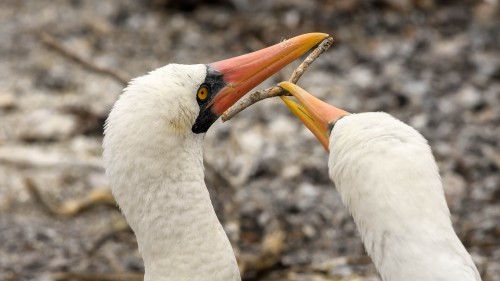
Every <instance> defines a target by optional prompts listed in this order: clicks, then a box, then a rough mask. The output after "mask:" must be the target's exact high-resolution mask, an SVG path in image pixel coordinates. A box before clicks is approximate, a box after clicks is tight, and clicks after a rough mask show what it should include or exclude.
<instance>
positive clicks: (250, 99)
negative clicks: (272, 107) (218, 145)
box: [221, 37, 333, 122]
mask: <svg viewBox="0 0 500 281" xmlns="http://www.w3.org/2000/svg"><path fill="white" fill-rule="evenodd" d="M332 43H333V38H332V37H328V38H326V39H325V40H323V41H322V42H321V44H319V45H318V47H316V49H314V51H313V52H312V53H310V54H309V56H307V58H306V59H305V60H304V61H303V62H302V63H301V64H300V65H299V66H298V67H297V68H296V69H295V71H294V72H293V73H292V76H291V77H290V79H288V81H289V82H292V83H294V84H295V83H297V81H299V79H300V77H302V74H304V72H305V71H306V70H307V68H309V66H310V65H311V64H312V63H313V62H314V61H315V60H316V59H317V58H318V57H319V56H320V55H321V54H322V53H323V52H325V51H326V50H328V48H330V46H331V45H332ZM289 95H290V94H289V93H288V92H287V91H285V90H284V89H283V88H281V87H279V86H274V87H272V88H269V89H265V90H261V91H256V92H253V93H251V94H250V95H248V96H247V97H245V98H243V99H241V100H239V101H238V102H237V103H236V104H234V105H233V106H231V107H230V108H229V109H228V110H226V111H225V112H224V113H223V114H222V117H221V118H222V122H226V121H228V120H230V119H231V118H233V117H234V116H235V115H236V114H238V113H239V112H241V111H242V110H244V109H245V108H247V107H249V106H251V105H252V104H254V103H256V102H258V101H261V100H263V99H267V98H272V97H277V96H289Z"/></svg>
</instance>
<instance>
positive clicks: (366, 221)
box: [328, 112, 481, 281]
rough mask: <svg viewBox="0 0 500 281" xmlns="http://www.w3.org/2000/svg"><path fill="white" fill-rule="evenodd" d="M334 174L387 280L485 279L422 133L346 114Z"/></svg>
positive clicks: (337, 136) (336, 136) (333, 140)
mask: <svg viewBox="0 0 500 281" xmlns="http://www.w3.org/2000/svg"><path fill="white" fill-rule="evenodd" d="M328 168H329V174H330V178H331V179H332V180H333V181H334V182H335V186H336V187H337V190H338V191H339V192H340V195H341V197H342V201H343V202H344V204H345V205H346V207H347V208H348V209H349V211H350V212H351V214H352V216H353V218H354V221H355V223H356V225H357V227H358V229H359V232H360V233H361V238H362V240H363V243H364V245H365V248H366V251H367V252H368V254H369V255H370V256H371V257H372V259H373V262H374V263H375V266H376V268H377V270H378V271H379V273H380V275H381V276H382V279H383V280H384V281H397V280H409V281H424V280H426V281H429V280H436V281H466V280H467V281H471V280H475V281H478V280H481V278H480V276H479V273H478V271H477V269H476V266H475V265H474V263H473V261H472V259H471V257H470V255H469V254H468V253H467V251H466V249H465V247H464V246H463V245H462V243H461V242H460V240H459V239H458V237H457V235H456V234H455V231H454V230H453V226H452V224H451V220H450V211H449V209H448V206H447V205H446V200H445V197H444V193H443V188H442V184H441V179H440V176H439V172H438V168H437V166H436V163H435V161H434V157H433V156H432V153H431V149H430V147H429V145H428V144H427V141H426V140H425V139H424V138H423V137H422V135H421V134H420V133H418V132H417V131H416V130H415V129H413V128H412V127H410V126H408V125H406V124H404V123H403V122H401V121H399V120H397V119H395V118H393V117H392V116H390V115H389V114H386V113H382V112H375V113H360V114H351V115H348V116H345V117H343V118H341V119H340V120H338V121H337V122H336V123H335V126H334V128H333V130H332V132H331V136H330V157H329V161H328Z"/></svg>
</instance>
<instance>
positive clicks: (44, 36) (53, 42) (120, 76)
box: [39, 32, 130, 85]
mask: <svg viewBox="0 0 500 281" xmlns="http://www.w3.org/2000/svg"><path fill="white" fill-rule="evenodd" d="M39 38H40V41H41V42H42V43H43V44H45V45H46V46H48V47H49V48H51V49H53V50H54V51H56V52H58V53H59V54H61V55H63V56H64V57H66V58H68V59H70V60H72V61H74V62H76V63H78V64H80V65H81V66H83V67H85V68H86V69H88V70H90V71H93V72H96V73H99V74H104V75H106V76H109V77H111V78H113V79H114V80H116V81H117V82H119V83H121V84H123V85H127V83H128V81H129V80H130V77H128V75H126V74H125V73H122V72H120V71H117V70H113V69H110V68H107V67H104V66H99V65H97V64H94V63H92V62H90V61H87V60H86V59H85V58H82V57H81V56H80V55H78V54H76V53H74V52H73V51H71V50H69V49H68V48H66V47H64V46H63V45H62V44H61V43H60V42H59V41H57V39H56V38H55V37H54V36H52V35H50V34H48V33H46V32H41V33H40V34H39Z"/></svg>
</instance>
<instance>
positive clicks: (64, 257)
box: [0, 0, 500, 281]
mask: <svg viewBox="0 0 500 281" xmlns="http://www.w3.org/2000/svg"><path fill="white" fill-rule="evenodd" d="M499 4H500V3H499V1H498V0H487V1H486V0H485V1H473V0H470V1H437V0H369V1H361V0H339V1H327V0H315V1H312V0H311V1H301V0H286V1H285V0H276V1H261V2H258V3H256V2H255V1H250V0H212V1H199V0H186V1H174V0H148V1H134V0H110V1H83V0H71V1H63V0H37V1H28V0H27V1H19V0H3V1H1V2H0V39H1V40H0V54H1V61H0V73H1V74H2V75H1V77H2V78H1V79H0V280H6V281H10V280H44V281H45V280H47V281H51V280H141V278H142V277H141V272H142V271H143V265H142V260H141V258H140V255H139V253H138V252H137V245H136V242H135V237H134V235H133V233H132V232H131V231H130V230H129V229H128V227H127V225H126V223H125V221H124V219H123V217H122V216H121V214H120V212H119V211H118V209H117V208H115V207H114V204H113V201H112V199H111V198H109V193H108V192H107V190H108V189H107V188H108V184H107V181H106V178H105V177H104V171H103V168H102V162H101V141H102V133H103V124H104V121H105V119H106V117H107V114H108V112H109V110H110V108H111V106H112V105H113V103H114V102H115V101H116V99H117V98H118V95H119V94H120V92H121V89H122V88H123V87H124V84H123V81H124V80H125V81H126V80H128V79H129V78H130V77H134V76H138V75H142V74H144V73H146V72H148V71H150V70H152V69H155V68H157V67H160V66H163V65H165V64H167V63H170V62H177V63H185V64H189V63H208V62H211V61H216V60H220V59H224V58H228V57H232V56H236V55H240V54H243V53H247V52H250V51H254V50H257V49H260V48H263V47H266V46H269V45H272V44H275V43H277V42H279V41H281V40H283V39H285V38H290V37H292V36H295V35H298V34H302V33H307V32H314V31H317V32H325V33H329V34H331V35H332V36H333V37H334V38H335V42H334V44H333V46H332V48H330V49H329V50H328V51H327V52H326V53H324V54H323V55H322V56H321V57H320V58H319V59H318V60H317V61H316V62H315V63H314V64H313V65H312V66H311V67H310V68H309V69H308V71H307V72H306V73H305V75H304V76H303V77H302V79H301V80H300V81H299V85H301V86H302V87H304V88H305V89H307V90H308V91H309V92H311V93H314V94H315V95H316V96H318V97H320V98H321V99H323V100H325V101H328V102H329V103H331V104H335V105H337V106H339V107H341V108H344V109H346V110H348V111H351V112H363V111H386V112H389V113H390V114H392V115H394V116H396V117H397V118H399V119H401V120H403V121H404V122H406V123H408V124H410V125H412V126H413V127H415V128H416V129H418V130H419V131H420V132H421V133H422V134H423V135H424V136H425V137H426V138H427V139H428V140H429V142H430V144H431V146H432V148H433V152H434V155H435V157H436V160H437V162H438V165H439V168H440V171H441V176H442V179H443V181H444V187H445V193H446V198H447V201H448V203H449V206H450V209H451V212H452V220H453V223H454V227H455V230H456V231H457V233H458V235H459V237H460V238H461V240H462V241H463V243H464V244H465V246H466V247H467V248H468V250H469V252H470V253H471V255H472V257H473V258H474V261H475V262H476V264H477V266H478V268H479V270H480V272H481V274H482V276H483V280H485V281H490V280H500V262H499V261H500V173H499V168H500V149H499V139H500V126H499V123H500V109H499V108H500V12H499ZM298 63H299V62H298V61H297V62H296V63H295V64H292V65H291V66H289V67H288V68H286V69H284V70H283V71H282V72H281V73H280V74H277V75H275V76H274V77H273V78H272V79H270V80H268V81H267V82H266V83H264V84H263V85H261V87H260V88H264V87H269V86H273V85H274V84H276V83H277V82H279V81H281V80H286V79H288V77H289V76H290V74H291V72H292V71H293V69H294V68H295V67H296V66H297V65H298ZM326 163H327V155H326V153H325V152H324V150H323V148H322V147H321V145H320V144H319V143H318V142H317V141H316V140H315V139H314V137H313V136H312V134H311V133H309V131H307V129H305V127H304V126H303V125H302V124H300V123H299V121H298V120H297V119H295V118H292V116H291V115H290V113H289V112H288V111H287V109H286V108H285V106H284V105H283V104H281V102H280V101H279V100H277V99H276V100H265V101H262V102H260V103H257V104H256V105H254V106H253V107H251V108H249V109H247V110H245V111H243V112H242V113H240V114H239V115H237V116H236V117H235V118H233V119H232V120H230V121H229V122H227V123H225V124H222V123H221V122H220V121H218V122H217V123H216V124H215V126H214V127H212V129H211V130H210V131H209V132H208V134H207V136H206V145H205V164H206V167H207V171H206V174H207V175H206V181H207V185H208V186H209V187H210V192H211V195H212V197H213V202H214V205H215V208H216V210H217V213H218V215H219V218H220V219H221V221H222V222H223V225H224V227H225V229H226V231H227V233H228V235H229V237H230V239H231V241H232V243H233V247H234V249H235V252H236V254H237V256H238V260H239V263H240V267H241V270H242V274H243V277H244V278H243V279H244V280H380V279H379V277H378V276H377V274H376V271H375V269H374V267H373V265H372V263H371V261H370V259H369V258H368V257H367V256H366V254H365V251H364V249H363V246H362V244H361V240H360V237H359V235H358V233H357V231H356V229H355V225H354V223H353V221H352V219H351V218H350V216H349V214H348V213H347V211H346V209H345V208H344V207H343V206H342V204H341V201H340V198H339V195H338V193H337V192H336V190H335V189H334V187H333V185H332V183H331V181H330V180H329V178H328V175H327V167H326ZM118 273H120V274H121V275H119V274H118ZM117 274H118V275H117ZM113 278H114V279H113Z"/></svg>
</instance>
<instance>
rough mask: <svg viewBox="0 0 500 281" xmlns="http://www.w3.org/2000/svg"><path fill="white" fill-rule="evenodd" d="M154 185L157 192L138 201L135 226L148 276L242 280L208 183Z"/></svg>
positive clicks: (152, 189) (152, 277)
mask: <svg viewBox="0 0 500 281" xmlns="http://www.w3.org/2000/svg"><path fill="white" fill-rule="evenodd" d="M148 188H150V189H151V192H149V193H148V195H147V196H144V197H142V198H140V199H138V200H137V202H136V203H137V205H136V206H142V208H141V209H140V210H136V211H138V212H137V213H136V214H135V216H136V217H137V216H138V218H136V219H135V221H136V222H135V223H134V226H133V227H132V228H133V229H134V232H135V234H136V236H137V241H138V244H139V251H140V252H141V254H142V257H143V259H144V266H145V279H144V280H146V281H148V280H205V279H206V280H239V278H240V277H239V276H240V275H239V271H238V266H237V263H236V259H235V256H234V253H233V250H232V248H231V244H230V242H229V240H228V238H227V236H226V233H225V232H224V230H223V228H222V225H221V224H220V223H219V220H218V219H217V216H216V214H215V211H214V209H213V207H212V204H211V202H210V197H209V194H208V191H207V188H206V186H205V184H204V183H203V182H196V181H193V182H163V183H162V184H159V185H156V186H149V187H148ZM132 217H133V216H132ZM131 221H132V220H131Z"/></svg>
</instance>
